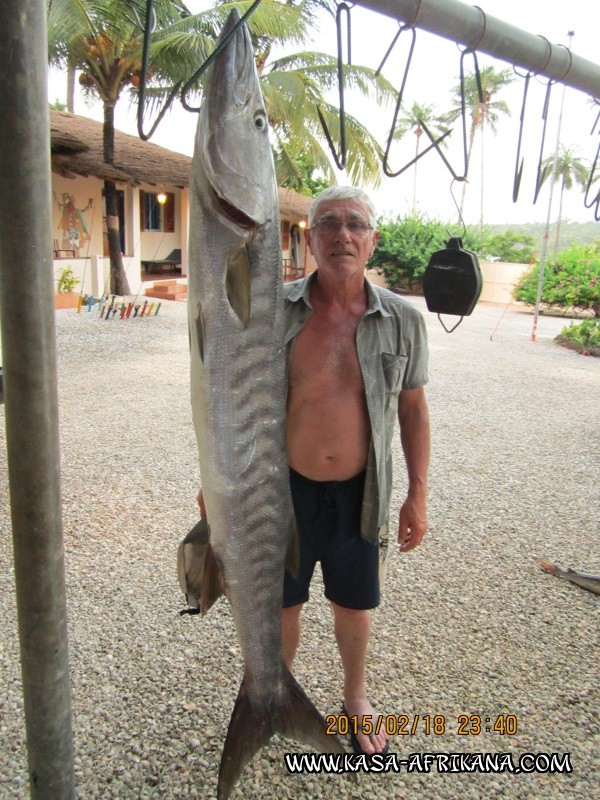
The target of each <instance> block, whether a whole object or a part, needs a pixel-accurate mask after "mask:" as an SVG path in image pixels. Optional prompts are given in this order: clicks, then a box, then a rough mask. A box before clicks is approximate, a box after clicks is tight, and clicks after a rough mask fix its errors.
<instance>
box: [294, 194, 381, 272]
mask: <svg viewBox="0 0 600 800" xmlns="http://www.w3.org/2000/svg"><path fill="white" fill-rule="evenodd" d="M342 223H343V224H342ZM348 225H350V227H348ZM336 229H337V230H336ZM378 238H379V232H378V231H374V230H373V229H372V228H371V227H369V211H368V209H367V208H366V206H365V205H364V204H363V203H362V202H361V201H360V200H357V199H352V200H327V201H325V202H323V203H321V205H320V206H319V208H318V211H317V215H316V216H315V219H314V220H313V222H312V227H311V229H310V230H307V242H308V245H309V247H310V250H311V253H312V254H313V255H314V257H315V260H316V262H317V266H318V267H319V269H320V270H322V272H331V273H332V274H338V275H351V274H358V273H360V274H362V273H363V271H364V268H365V266H366V263H367V261H368V260H369V258H370V257H371V255H372V253H373V250H374V249H375V243H376V242H377V239H378Z"/></svg>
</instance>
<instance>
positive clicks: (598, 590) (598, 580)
mask: <svg viewBox="0 0 600 800" xmlns="http://www.w3.org/2000/svg"><path fill="white" fill-rule="evenodd" d="M540 566H541V568H542V569H543V570H544V572H549V573H550V574H551V575H556V577H557V578H563V579H564V580H566V581H571V583H576V584H577V586H581V588H582V589H587V590H588V592H594V594H600V575H590V574H589V573H588V572H577V570H574V569H570V568H567V569H563V568H562V567H559V566H558V564H551V563H550V562H549V561H542V560H541V559H540Z"/></svg>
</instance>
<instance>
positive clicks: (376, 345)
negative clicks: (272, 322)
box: [284, 272, 429, 585]
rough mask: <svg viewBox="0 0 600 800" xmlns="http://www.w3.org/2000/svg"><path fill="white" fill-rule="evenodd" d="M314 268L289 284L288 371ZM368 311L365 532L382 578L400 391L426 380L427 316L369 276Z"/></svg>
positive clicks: (363, 340)
mask: <svg viewBox="0 0 600 800" xmlns="http://www.w3.org/2000/svg"><path fill="white" fill-rule="evenodd" d="M316 274H317V273H316V272H313V273H311V274H309V275H308V276H307V277H306V278H302V279H301V280H299V281H294V282H293V283H287V284H286V285H285V292H284V294H285V324H286V334H285V344H286V358H287V366H288V371H289V366H290V361H291V357H292V350H293V346H294V341H295V338H296V336H297V335H298V333H299V332H300V331H301V330H302V328H303V327H304V325H305V324H306V322H307V321H308V319H309V318H310V316H311V314H312V312H313V308H312V305H311V302H310V286H311V283H312V281H313V280H314V279H315V276H316ZM365 286H366V290H367V310H366V312H365V315H364V316H363V318H362V320H361V321H360V323H359V325H358V329H357V332H356V350H357V353H358V361H359V364H360V369H361V373H362V377H363V381H364V385H365V394H366V398H367V408H368V412H369V422H370V424H371V444H370V447H369V456H368V460H367V473H366V478H365V491H364V496H363V505H362V515H361V535H362V537H363V538H364V539H366V540H367V541H369V542H372V543H373V544H379V548H380V549H379V553H380V558H379V563H380V582H381V584H382V585H383V581H384V578H385V562H386V556H387V547H388V523H389V505H390V497H391V492H392V438H393V435H394V430H395V427H396V420H397V419H398V395H399V394H400V392H401V390H402V389H417V388H419V387H420V386H424V384H425V383H427V379H428V378H427V366H428V360H429V351H428V347H427V332H426V329H425V320H424V319H423V315H422V314H421V312H420V311H419V310H418V309H416V308H415V307H414V306H413V305H411V303H409V302H408V301H407V300H404V299H403V298H402V297H399V296H398V295H396V294H394V293H393V292H390V291H389V290H388V289H383V288H381V287H380V286H377V285H375V284H373V283H370V282H369V281H368V280H366V279H365Z"/></svg>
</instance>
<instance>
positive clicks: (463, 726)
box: [325, 714, 518, 736]
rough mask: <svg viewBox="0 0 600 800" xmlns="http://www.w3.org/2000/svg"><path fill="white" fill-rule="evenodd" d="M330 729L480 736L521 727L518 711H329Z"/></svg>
mask: <svg viewBox="0 0 600 800" xmlns="http://www.w3.org/2000/svg"><path fill="white" fill-rule="evenodd" d="M325 722H326V723H327V733H329V734H331V735H332V736H333V735H335V734H338V733H339V734H340V735H342V736H346V735H347V734H348V733H353V734H354V735H355V736H356V735H357V734H358V733H364V734H365V735H366V736H371V735H372V734H377V733H379V732H380V731H381V730H385V732H386V733H387V735H388V736H415V735H416V734H417V733H424V734H425V735H426V736H430V735H434V736H443V735H444V734H446V733H449V734H456V735H458V736H478V735H479V734H481V733H497V734H499V735H501V736H514V735H515V734H516V732H517V729H518V723H517V717H516V715H515V714H497V715H496V716H495V717H482V716H481V715H480V714H459V715H458V716H456V717H453V718H450V717H446V716H445V715H443V714H423V715H420V714H413V715H412V716H409V715H408V714H387V715H385V716H383V715H382V716H380V717H378V718H377V719H376V720H375V722H373V721H372V720H371V719H369V718H366V719H363V718H360V717H358V716H356V715H354V716H351V717H350V716H346V715H345V714H340V715H336V714H329V715H328V716H327V717H325Z"/></svg>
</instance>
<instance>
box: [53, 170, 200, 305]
mask: <svg viewBox="0 0 600 800" xmlns="http://www.w3.org/2000/svg"><path fill="white" fill-rule="evenodd" d="M102 188H103V181H102V180H100V179H99V178H84V177H81V176H78V177H77V178H75V179H71V178H64V177H63V176H62V175H58V174H56V173H53V174H52V189H53V195H52V239H53V242H52V247H53V249H56V248H57V249H58V250H59V253H58V257H57V258H54V261H53V271H54V280H55V281H57V280H58V275H59V273H60V270H61V269H63V268H64V267H65V266H70V267H71V268H72V270H73V272H74V273H75V275H76V276H77V277H78V278H79V280H80V281H81V283H80V284H78V286H77V287H76V291H78V292H83V293H84V294H94V296H96V297H98V296H99V295H100V294H102V293H104V291H107V290H108V288H107V287H108V285H109V284H108V275H109V261H108V250H107V243H106V241H105V222H104V198H103V196H102ZM162 188H164V191H169V192H173V194H174V195H175V232H174V233H161V232H159V231H141V229H140V189H143V190H145V191H148V192H157V191H160V189H162ZM117 189H118V190H121V191H123V193H124V202H125V252H124V253H123V267H124V268H125V272H126V274H127V279H128V280H129V285H130V288H131V291H132V293H133V294H137V293H138V292H139V291H140V289H141V286H142V271H141V261H142V259H147V260H154V259H156V258H164V257H165V256H167V255H168V254H169V253H170V252H171V251H172V250H175V249H180V250H181V255H182V265H181V266H182V274H183V275H186V274H187V266H188V254H187V242H188V232H189V193H188V190H187V189H178V188H175V187H171V186H165V187H156V186H151V185H150V184H142V185H141V186H140V187H135V186H130V185H128V184H117ZM90 201H91V202H90ZM154 277H155V278H156V277H157V276H154Z"/></svg>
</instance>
